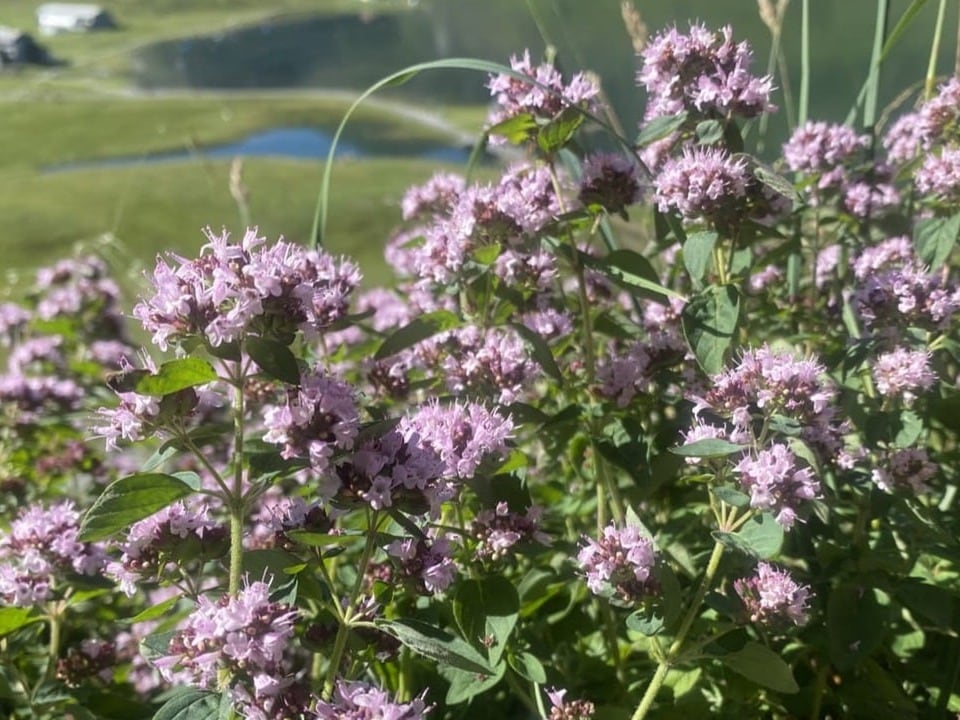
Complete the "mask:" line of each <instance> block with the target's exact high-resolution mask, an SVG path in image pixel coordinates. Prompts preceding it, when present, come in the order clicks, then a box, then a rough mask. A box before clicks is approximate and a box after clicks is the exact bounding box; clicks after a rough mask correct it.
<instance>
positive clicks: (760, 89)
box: [637, 24, 776, 120]
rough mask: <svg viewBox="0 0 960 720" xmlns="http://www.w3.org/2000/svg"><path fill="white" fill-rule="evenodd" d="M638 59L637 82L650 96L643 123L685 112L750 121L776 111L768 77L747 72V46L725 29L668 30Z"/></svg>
mask: <svg viewBox="0 0 960 720" xmlns="http://www.w3.org/2000/svg"><path fill="white" fill-rule="evenodd" d="M641 59H642V61H643V64H642V67H641V69H640V72H639V74H638V75H637V80H638V82H639V83H640V84H641V85H642V86H643V87H644V88H645V89H646V91H647V94H648V99H647V112H646V119H647V120H651V119H653V118H656V117H661V116H664V115H675V114H677V113H680V112H683V111H684V110H686V111H688V112H693V111H695V112H697V113H699V114H700V115H701V116H705V117H718V118H727V117H729V116H731V115H739V116H740V117H744V118H751V117H756V116H758V115H760V114H761V113H764V112H770V111H772V110H775V109H776V108H775V107H774V106H773V105H772V104H771V103H770V93H771V91H772V89H773V87H772V82H771V79H770V78H769V77H757V76H755V75H752V74H751V73H750V65H751V63H752V62H753V53H752V51H751V50H750V46H749V45H748V44H747V43H746V42H740V43H734V42H733V30H732V29H731V28H730V27H729V26H727V27H724V28H722V29H721V30H720V31H719V32H715V31H713V30H709V29H708V28H706V27H705V26H704V25H700V24H693V25H691V26H690V32H689V33H688V34H683V33H681V32H679V31H678V30H677V28H675V27H674V28H670V29H668V30H665V31H664V32H661V33H659V34H657V35H655V36H654V37H652V38H650V41H649V43H648V44H647V46H646V48H645V49H644V50H643V52H642V53H641Z"/></svg>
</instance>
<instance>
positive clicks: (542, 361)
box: [510, 323, 563, 387]
mask: <svg viewBox="0 0 960 720" xmlns="http://www.w3.org/2000/svg"><path fill="white" fill-rule="evenodd" d="M510 327H512V328H513V329H514V330H516V331H517V334H518V335H519V336H520V337H522V338H523V339H524V340H525V341H526V343H527V344H528V345H529V346H530V352H531V353H532V354H533V359H534V360H536V361H537V363H538V364H539V365H540V367H542V368H543V371H544V372H545V373H546V374H547V375H549V376H550V377H552V378H553V379H554V380H556V381H557V385H558V386H559V387H563V373H562V372H560V367H559V366H558V365H557V361H556V360H554V359H553V353H552V352H551V351H550V346H549V345H548V344H547V341H546V340H544V339H543V338H542V337H541V336H540V335H539V333H536V332H534V331H533V330H531V329H530V328H528V327H527V326H526V325H524V324H523V323H510Z"/></svg>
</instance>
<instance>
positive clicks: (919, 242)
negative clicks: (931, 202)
mask: <svg viewBox="0 0 960 720" xmlns="http://www.w3.org/2000/svg"><path fill="white" fill-rule="evenodd" d="M958 235H960V214H957V215H951V216H950V217H948V218H936V217H935V218H928V219H926V220H921V221H919V222H918V223H917V225H916V228H915V229H914V231H913V244H914V247H915V248H916V251H917V256H918V257H919V258H920V259H921V260H923V262H925V263H927V264H928V265H929V266H930V269H931V271H936V270H939V269H940V268H941V267H942V266H943V264H944V262H946V260H947V258H948V257H949V256H950V252H951V251H952V250H953V246H954V245H955V244H956V242H957V236H958Z"/></svg>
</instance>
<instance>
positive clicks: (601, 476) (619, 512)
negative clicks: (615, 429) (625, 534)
mask: <svg viewBox="0 0 960 720" xmlns="http://www.w3.org/2000/svg"><path fill="white" fill-rule="evenodd" d="M597 434H598V429H597V428H594V432H593V435H594V437H596V436H597ZM591 444H592V445H593V462H594V472H595V473H596V476H597V487H598V488H601V489H603V490H606V494H607V495H608V496H609V497H610V509H611V511H612V512H613V519H614V521H615V522H616V523H617V524H618V525H621V526H622V525H623V523H624V521H625V520H626V509H625V507H624V504H623V498H622V497H621V495H620V488H618V487H617V480H616V478H614V477H611V476H610V471H609V467H608V466H607V461H606V460H604V458H603V456H602V455H601V454H600V449H599V448H598V447H597V444H596V443H595V442H594V443H591ZM602 498H603V492H598V495H597V500H598V501H600V500H602ZM597 512H598V513H599V512H600V510H599V508H598V509H597ZM605 525H606V523H603V525H601V526H600V528H599V530H600V532H601V533H602V532H603V527H604V526H605Z"/></svg>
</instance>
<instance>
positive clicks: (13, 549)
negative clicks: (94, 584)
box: [0, 501, 106, 607]
mask: <svg viewBox="0 0 960 720" xmlns="http://www.w3.org/2000/svg"><path fill="white" fill-rule="evenodd" d="M79 532H80V513H78V512H77V511H76V509H75V508H74V506H73V503H72V502H69V501H67V502H62V503H57V504H56V505H50V506H49V507H44V506H42V505H31V506H29V507H27V508H25V509H24V510H22V511H21V512H20V514H19V515H18V516H17V518H16V519H15V520H14V521H13V522H12V523H11V524H10V532H9V533H7V534H5V535H3V536H2V537H0V599H2V600H3V602H5V603H7V604H9V605H16V606H18V607H30V606H31V605H34V604H37V603H43V602H45V601H47V600H49V599H50V598H51V597H53V596H54V590H55V588H56V586H57V584H58V583H59V582H60V581H61V580H63V579H64V578H65V577H66V576H67V575H68V574H71V573H78V574H80V575H96V574H97V573H99V572H100V570H101V569H102V568H103V564H104V561H105V559H106V556H105V553H104V551H103V548H102V547H101V546H100V545H96V544H92V543H85V542H81V541H79V540H78V539H77V536H78V534H79Z"/></svg>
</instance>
